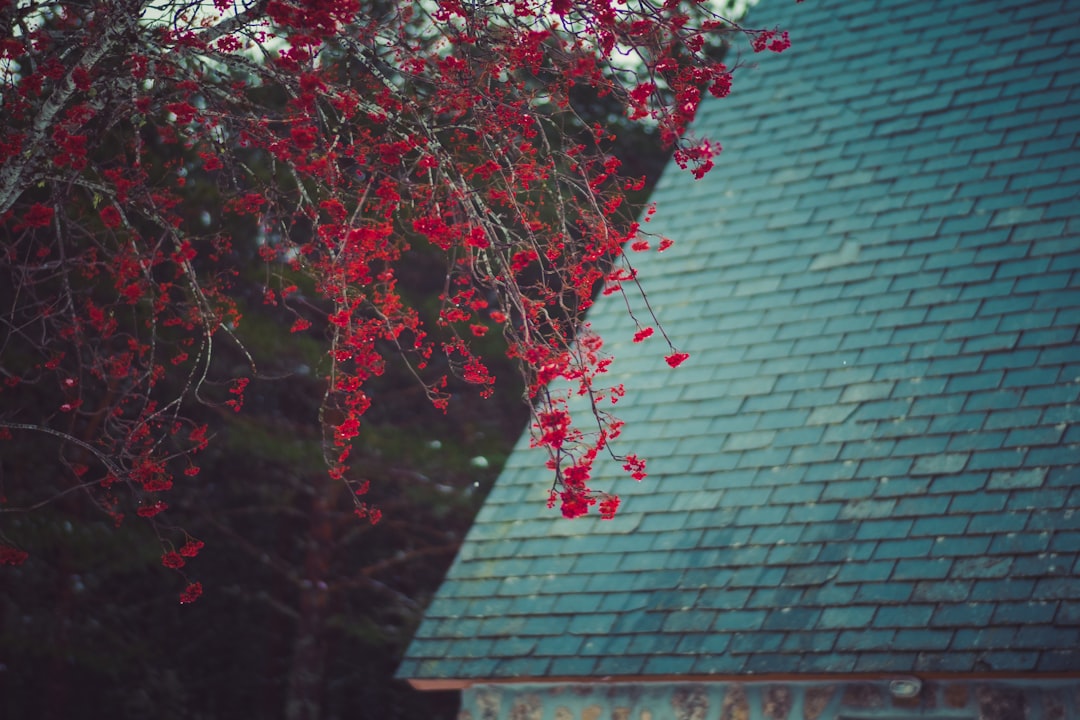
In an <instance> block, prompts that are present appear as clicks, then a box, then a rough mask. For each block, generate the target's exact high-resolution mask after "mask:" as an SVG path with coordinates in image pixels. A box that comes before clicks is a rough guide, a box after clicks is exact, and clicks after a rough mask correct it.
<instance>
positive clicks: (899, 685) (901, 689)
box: [889, 677, 922, 699]
mask: <svg viewBox="0 0 1080 720" xmlns="http://www.w3.org/2000/svg"><path fill="white" fill-rule="evenodd" d="M920 690H922V680H919V678H915V677H902V678H897V679H895V680H891V681H889V692H890V693H891V694H892V696H893V697H894V698H898V699H908V698H913V697H916V696H917V695H918V694H919V691H920Z"/></svg>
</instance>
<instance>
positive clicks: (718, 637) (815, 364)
mask: <svg viewBox="0 0 1080 720" xmlns="http://www.w3.org/2000/svg"><path fill="white" fill-rule="evenodd" d="M750 22H751V24H752V26H757V27H762V26H765V27H771V26H772V25H773V24H774V23H776V24H779V25H780V26H782V27H786V28H790V30H791V32H792V39H793V43H794V46H793V47H792V49H791V50H790V51H788V52H786V53H784V54H783V55H780V56H773V55H769V56H768V57H766V56H765V55H766V54H762V55H750V56H745V57H743V58H742V60H743V61H744V62H746V63H747V66H746V67H743V68H742V69H740V70H739V71H738V72H737V74H736V81H735V89H734V92H733V93H732V95H731V96H730V97H729V98H727V99H725V100H722V101H711V100H710V101H708V102H706V103H705V104H704V105H703V107H702V110H701V113H700V115H699V117H698V119H697V121H696V124H695V129H696V132H697V133H698V134H708V135H710V136H713V137H716V138H718V139H720V140H721V141H722V142H723V144H724V147H725V150H724V152H723V153H722V154H721V156H720V157H719V158H718V168H717V170H715V171H713V173H712V174H710V175H709V176H707V177H706V178H705V179H704V180H702V181H697V182H696V181H694V180H693V179H692V178H691V177H690V176H689V175H688V174H687V173H685V172H678V171H675V170H670V171H668V172H667V173H666V174H665V175H664V177H663V179H662V180H661V183H660V185H659V187H658V189H657V191H656V194H655V200H656V202H657V203H658V206H659V208H660V210H659V213H658V214H657V216H656V219H655V220H654V221H653V222H652V223H651V225H652V229H653V230H654V231H656V232H658V233H662V234H664V235H667V236H670V237H672V238H673V239H675V241H676V242H675V245H674V247H673V248H671V249H670V250H668V251H667V252H665V253H664V254H662V255H656V254H654V253H650V254H647V255H643V256H638V257H637V260H638V261H639V266H640V268H641V273H642V275H643V276H644V278H645V281H644V282H645V289H646V291H647V292H648V295H649V299H650V301H651V303H652V304H653V306H654V307H655V308H656V309H657V311H658V314H659V315H660V317H661V318H662V319H663V321H664V323H665V326H666V329H667V331H668V332H669V333H670V334H671V335H672V336H673V339H674V340H675V342H676V343H677V344H678V345H679V346H680V349H684V350H686V351H688V352H690V353H691V358H690V360H689V361H687V362H686V364H685V365H684V366H683V367H681V368H679V369H678V370H675V371H672V370H669V369H668V368H667V366H666V365H665V364H664V360H663V348H662V347H661V346H660V345H659V344H655V345H652V343H654V341H655V340H656V338H653V339H650V340H649V341H647V342H645V343H642V344H641V345H634V344H633V343H632V342H630V338H631V336H632V335H633V331H634V328H633V326H632V323H631V322H630V321H629V319H628V318H627V316H626V312H625V308H624V307H622V306H621V302H622V301H621V299H620V300H617V301H611V299H604V300H602V301H601V302H600V303H599V304H598V305H597V306H596V307H595V308H594V311H593V312H592V315H591V321H592V323H593V326H594V327H595V329H596V330H598V331H599V332H600V333H601V334H602V335H603V336H604V337H605V339H606V341H607V346H608V347H609V348H610V350H611V352H612V354H613V355H614V356H615V357H616V358H617V360H616V364H615V368H614V371H615V373H616V375H617V379H618V380H620V381H623V382H625V383H626V386H627V388H628V390H629V393H628V396H627V398H626V400H625V401H624V402H622V403H620V405H619V409H621V416H622V417H623V418H624V419H625V420H626V421H627V429H626V431H625V434H624V436H623V438H622V442H623V445H622V447H623V448H624V449H632V450H633V451H636V452H638V453H639V454H641V455H642V456H645V457H647V458H649V461H650V464H649V469H650V476H649V477H648V478H647V479H646V480H645V481H644V482H643V483H641V484H635V483H634V482H633V481H632V480H629V479H625V475H624V474H623V473H622V471H621V470H620V469H619V468H618V467H617V466H616V464H615V463H607V464H604V463H601V464H600V466H599V467H598V469H597V476H598V477H599V478H600V479H598V480H597V481H596V483H595V486H597V487H608V486H609V484H608V483H613V485H610V486H611V487H612V489H613V490H614V491H615V492H618V493H619V494H621V495H622V497H623V507H622V508H621V509H620V513H619V516H618V517H617V518H616V519H615V520H612V521H610V522H604V521H600V520H595V519H579V520H574V521H567V520H563V519H561V518H556V517H553V516H552V514H551V513H554V512H557V510H556V511H551V513H548V512H545V510H544V499H545V498H546V491H547V483H548V482H549V480H550V478H549V476H548V474H547V471H545V470H544V469H543V460H542V458H541V457H539V456H538V455H537V454H535V453H534V452H533V451H530V450H529V449H528V443H527V442H526V441H525V440H524V439H523V441H522V443H521V444H520V445H519V447H518V448H517V449H516V450H515V451H514V453H513V455H512V457H511V459H510V462H509V463H508V465H507V467H506V469H505V471H504V472H503V474H502V476H501V477H500V479H499V480H498V482H497V484H496V486H495V488H494V489H493V490H492V492H491V495H490V496H489V498H488V500H487V502H486V504H485V506H484V507H483V509H482V510H481V512H480V515H479V517H478V518H477V520H476V523H475V526H474V527H473V529H472V531H471V532H470V534H469V536H468V538H467V540H466V542H465V544H464V546H463V548H462V550H461V552H460V555H459V557H458V558H457V560H456V561H455V563H454V565H453V567H452V569H451V570H450V573H449V575H448V577H447V579H446V581H445V583H444V584H443V586H442V588H441V590H440V591H439V593H438V595H437V596H436V597H435V599H434V601H433V602H432V604H431V606H430V608H429V609H428V611H427V615H426V619H425V620H424V622H423V624H422V625H421V627H420V629H419V631H418V633H417V635H416V639H415V641H414V642H413V644H412V646H411V648H410V650H409V652H408V656H407V658H406V660H405V661H404V663H403V665H402V666H401V669H400V671H399V676H400V677H404V678H409V679H411V680H413V681H414V682H415V683H417V684H423V683H425V682H427V683H429V684H435V683H437V682H439V681H449V682H448V683H447V684H453V683H455V682H461V683H467V682H468V681H471V680H479V679H500V678H514V677H519V678H534V679H552V678H587V677H595V676H625V677H642V676H655V675H675V674H678V675H680V676H694V675H699V676H704V675H710V674H719V675H728V676H741V675H746V674H751V673H753V674H761V673H787V674H800V673H807V674H822V673H874V672H884V671H890V672H894V671H895V672H920V673H932V672H938V673H953V672H955V673H972V672H979V673H981V672H990V673H1002V672H1033V671H1034V672H1060V671H1076V670H1080V650H1078V649H1077V648H1078V647H1080V629H1078V628H1080V562H1078V557H1080V469H1078V467H1077V465H1078V464H1080V425H1078V424H1077V420H1078V419H1080V404H1078V395H1080V342H1078V337H1077V335H1078V333H1077V329H1078V325H1080V202H1078V201H1080V149H1078V140H1077V137H1078V133H1080V3H1076V2H1071V1H1070V0H1044V1H1040V2H1025V3H1015V2H1005V1H997V2H987V1H982V2H967V3H960V2H957V3H935V2H931V1H930V0H913V1H909V2H892V1H891V0H812V1H811V2H806V3H804V4H799V5H797V4H795V3H794V2H791V1H790V0H784V1H780V0H762V3H761V4H760V5H759V7H758V8H757V10H755V11H754V12H753V13H752V15H751V18H750ZM754 63H759V66H755V65H753V64H754Z"/></svg>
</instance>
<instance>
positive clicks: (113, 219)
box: [101, 205, 121, 228]
mask: <svg viewBox="0 0 1080 720" xmlns="http://www.w3.org/2000/svg"><path fill="white" fill-rule="evenodd" d="M120 221H121V218H120V211H119V210H117V209H116V208H115V207H113V206H112V205H106V206H105V207H103V208H102V209H101V222H103V223H105V227H110V228H115V227H120Z"/></svg>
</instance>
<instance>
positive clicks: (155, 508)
mask: <svg viewBox="0 0 1080 720" xmlns="http://www.w3.org/2000/svg"><path fill="white" fill-rule="evenodd" d="M168 509H169V505H168V503H166V502H165V501H163V500H158V501H157V502H156V503H154V504H153V505H143V506H142V507H141V508H139V509H138V510H136V511H135V514H136V515H138V516H139V517H141V518H152V517H154V516H155V515H157V514H158V513H162V512H164V511H165V510H168ZM162 562H164V558H163V559H162ZM166 567H168V565H166Z"/></svg>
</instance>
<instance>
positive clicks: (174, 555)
mask: <svg viewBox="0 0 1080 720" xmlns="http://www.w3.org/2000/svg"><path fill="white" fill-rule="evenodd" d="M161 564H162V565H164V566H165V567H167V568H170V569H172V570H178V569H179V568H182V567H184V565H185V564H186V561H185V560H184V558H183V557H181V556H180V553H178V552H171V551H170V552H167V553H165V554H164V555H162V556H161Z"/></svg>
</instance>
